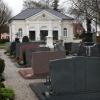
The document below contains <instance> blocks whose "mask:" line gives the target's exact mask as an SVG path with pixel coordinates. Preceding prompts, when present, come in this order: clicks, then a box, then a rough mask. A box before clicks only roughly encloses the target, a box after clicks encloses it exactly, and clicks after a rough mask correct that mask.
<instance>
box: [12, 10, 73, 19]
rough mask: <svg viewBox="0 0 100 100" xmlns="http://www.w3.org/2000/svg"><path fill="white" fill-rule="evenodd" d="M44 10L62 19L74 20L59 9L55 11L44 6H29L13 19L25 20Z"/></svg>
mask: <svg viewBox="0 0 100 100" xmlns="http://www.w3.org/2000/svg"><path fill="white" fill-rule="evenodd" d="M43 10H45V11H47V12H49V13H51V14H53V15H55V16H57V17H59V18H61V19H62V20H73V18H71V17H69V16H66V15H64V14H62V13H60V12H58V11H55V10H52V9H42V8H28V9H26V10H24V11H22V12H21V13H19V14H18V15H16V16H15V17H13V18H12V19H11V20H25V19H27V18H29V17H31V16H33V15H35V14H37V13H39V12H41V11H43Z"/></svg>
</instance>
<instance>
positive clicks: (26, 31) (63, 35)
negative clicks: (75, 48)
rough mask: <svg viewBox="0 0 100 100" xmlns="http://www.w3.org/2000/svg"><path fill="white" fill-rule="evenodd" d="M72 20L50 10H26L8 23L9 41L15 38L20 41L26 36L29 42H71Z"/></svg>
mask: <svg viewBox="0 0 100 100" xmlns="http://www.w3.org/2000/svg"><path fill="white" fill-rule="evenodd" d="M73 21H74V20H73V19H72V18H70V17H68V16H66V15H64V14H62V13H60V12H57V11H54V10H50V9H32V8H31V9H26V10H24V11H22V12H21V13H19V14H18V15H16V16H15V17H13V18H12V19H11V20H10V21H9V28H10V41H14V40H15V38H16V37H18V38H19V39H20V41H22V37H23V36H28V37H29V39H30V41H45V40H46V37H47V36H49V37H52V38H53V40H63V41H65V42H73V38H74V34H73Z"/></svg>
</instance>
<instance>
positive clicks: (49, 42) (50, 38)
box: [46, 21, 54, 48]
mask: <svg viewBox="0 0 100 100" xmlns="http://www.w3.org/2000/svg"><path fill="white" fill-rule="evenodd" d="M49 25H50V26H49V31H48V36H47V41H46V46H47V47H49V48H54V45H53V34H52V22H51V21H50V22H49Z"/></svg>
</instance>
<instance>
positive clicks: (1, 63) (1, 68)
mask: <svg viewBox="0 0 100 100" xmlns="http://www.w3.org/2000/svg"><path fill="white" fill-rule="evenodd" d="M4 69H5V62H4V60H3V59H1V58H0V82H1V81H4V77H3V75H2V74H3V72H4Z"/></svg>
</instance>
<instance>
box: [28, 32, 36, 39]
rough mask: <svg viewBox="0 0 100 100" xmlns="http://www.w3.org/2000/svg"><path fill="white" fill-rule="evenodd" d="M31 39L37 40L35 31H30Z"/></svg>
mask: <svg viewBox="0 0 100 100" xmlns="http://www.w3.org/2000/svg"><path fill="white" fill-rule="evenodd" d="M29 39H30V40H32V41H35V31H29Z"/></svg>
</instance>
